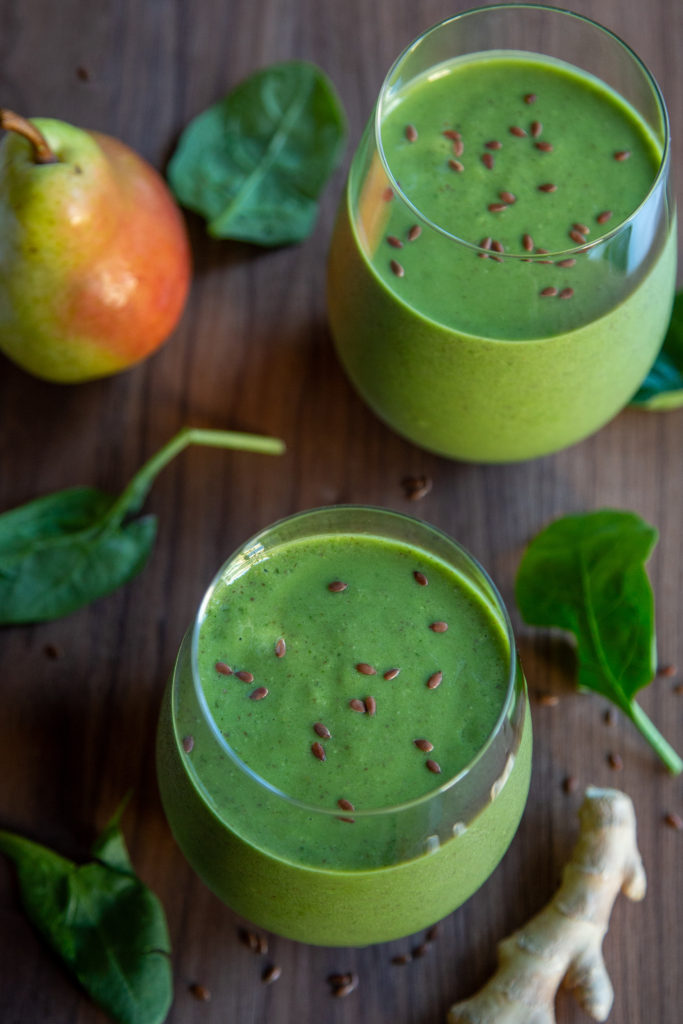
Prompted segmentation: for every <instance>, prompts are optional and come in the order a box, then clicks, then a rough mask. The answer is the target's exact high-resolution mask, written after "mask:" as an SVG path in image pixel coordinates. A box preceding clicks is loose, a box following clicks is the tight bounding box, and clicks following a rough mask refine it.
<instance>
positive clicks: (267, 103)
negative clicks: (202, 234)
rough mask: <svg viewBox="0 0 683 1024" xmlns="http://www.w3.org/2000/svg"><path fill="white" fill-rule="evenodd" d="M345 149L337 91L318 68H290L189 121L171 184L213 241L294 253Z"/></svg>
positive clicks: (277, 67) (265, 74)
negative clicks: (290, 246)
mask: <svg viewBox="0 0 683 1024" xmlns="http://www.w3.org/2000/svg"><path fill="white" fill-rule="evenodd" d="M345 141H346V118H345V116H344V111H343V109H342V107H341V104H340V102H339V99H338V97H337V95H336V93H335V90H334V88H333V86H332V83H331V82H330V81H329V79H328V78H327V77H326V75H324V74H323V72H322V71H321V70H320V69H319V68H317V67H316V66H315V65H314V64H309V63H307V62H305V61H285V62H283V63H280V64H273V65H271V66H270V67H267V68H265V69H263V70H261V71H257V72H256V73H255V74H253V75H251V76H250V77H249V78H247V79H246V80H245V81H243V82H241V83H240V84H239V85H238V86H237V87H236V88H235V89H233V90H232V92H230V93H229V94H228V95H227V96H226V97H225V98H224V99H223V100H221V101H220V102H219V103H216V104H214V105H213V106H211V107H209V108H208V110H205V111H204V112H203V113H202V114H199V115H198V116H197V117H196V118H195V119H194V120H193V121H191V122H190V124H189V125H188V126H187V128H186V129H185V131H184V132H183V134H182V135H181V138H180V142H179V143H178V147H177V149H176V151H175V153H174V154H173V156H172V158H171V160H170V162H169V165H168V180H169V184H170V186H171V189H172V191H173V193H174V194H175V196H176V198H177V199H178V201H179V202H180V203H181V204H182V205H183V206H186V207H188V208H189V209H190V210H194V211H195V212H196V213H199V214H201V215H202V216H203V217H204V218H205V219H206V220H207V221H208V232H209V234H210V235H212V236H213V237H216V238H234V239H240V240H242V241H246V242H254V243H256V244H257V245H264V246H276V245H287V244H290V243H293V242H300V241H302V240H303V239H304V238H307V237H308V235H309V234H310V233H311V231H312V230H313V226H314V224H315V220H316V216H317V212H318V198H319V196H320V193H321V192H322V190H323V187H324V185H325V183H326V182H327V180H328V178H329V176H330V175H331V173H332V171H333V170H334V169H335V167H336V166H337V164H338V163H339V161H340V159H341V155H342V152H343V147H344V144H345Z"/></svg>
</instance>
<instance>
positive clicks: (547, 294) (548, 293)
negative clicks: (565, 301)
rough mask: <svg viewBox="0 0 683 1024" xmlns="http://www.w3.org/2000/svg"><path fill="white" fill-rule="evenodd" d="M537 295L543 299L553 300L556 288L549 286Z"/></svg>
mask: <svg viewBox="0 0 683 1024" xmlns="http://www.w3.org/2000/svg"><path fill="white" fill-rule="evenodd" d="M539 295H542V296H543V298H544V299H545V298H554V297H555V296H556V295H557V288H555V287H554V286H553V285H552V284H550V285H548V287H547V288H542V289H541V291H540V292H539Z"/></svg>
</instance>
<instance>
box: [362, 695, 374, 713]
mask: <svg viewBox="0 0 683 1024" xmlns="http://www.w3.org/2000/svg"><path fill="white" fill-rule="evenodd" d="M363 704H364V705H365V710H366V712H367V714H368V715H374V714H375V713H376V712H377V701H376V700H375V698H374V697H366V698H365V700H364V701H363Z"/></svg>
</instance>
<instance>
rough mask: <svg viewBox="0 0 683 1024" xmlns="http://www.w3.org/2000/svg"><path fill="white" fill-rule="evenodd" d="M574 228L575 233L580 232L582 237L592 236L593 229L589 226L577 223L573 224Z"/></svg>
mask: <svg viewBox="0 0 683 1024" xmlns="http://www.w3.org/2000/svg"><path fill="white" fill-rule="evenodd" d="M572 227H573V228H574V230H575V231H580V232H581V234H582V235H590V233H591V229H590V228H589V227H588V225H587V224H578V223H576V224H572Z"/></svg>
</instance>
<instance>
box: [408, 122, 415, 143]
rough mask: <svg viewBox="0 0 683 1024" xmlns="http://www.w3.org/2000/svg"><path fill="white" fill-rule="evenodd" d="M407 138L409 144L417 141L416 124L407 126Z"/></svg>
mask: <svg viewBox="0 0 683 1024" xmlns="http://www.w3.org/2000/svg"><path fill="white" fill-rule="evenodd" d="M405 136H406V139H407V140H408V142H416V141H417V128H416V127H415V125H414V124H407V125H406V129H405Z"/></svg>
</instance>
